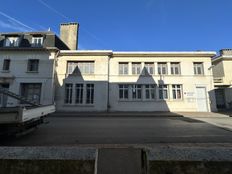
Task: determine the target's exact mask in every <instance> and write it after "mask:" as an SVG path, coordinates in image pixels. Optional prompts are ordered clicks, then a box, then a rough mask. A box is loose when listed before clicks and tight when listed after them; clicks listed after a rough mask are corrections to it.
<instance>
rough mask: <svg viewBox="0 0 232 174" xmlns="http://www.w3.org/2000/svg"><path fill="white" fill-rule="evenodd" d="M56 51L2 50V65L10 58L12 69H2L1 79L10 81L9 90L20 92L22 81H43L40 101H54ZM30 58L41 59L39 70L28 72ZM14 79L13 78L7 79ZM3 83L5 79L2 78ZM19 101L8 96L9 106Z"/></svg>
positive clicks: (43, 103)
mask: <svg viewBox="0 0 232 174" xmlns="http://www.w3.org/2000/svg"><path fill="white" fill-rule="evenodd" d="M54 56H55V53H49V52H47V51H15V52H14V51H1V52H0V65H3V61H4V59H10V71H7V72H4V71H2V67H0V68H1V71H0V79H3V78H5V79H6V81H5V82H10V87H9V91H11V92H14V93H16V94H20V84H21V83H42V89H41V97H40V103H41V104H42V105H48V104H52V103H53V98H54V92H53V91H54V83H53V82H54V81H53V70H54V69H53V66H54ZM28 59H39V70H38V72H28V71H27V65H28ZM7 79H12V80H7ZM1 83H4V81H2V80H1ZM18 104H19V101H18V100H16V99H13V98H11V97H8V100H7V106H8V107H14V106H17V105H18Z"/></svg>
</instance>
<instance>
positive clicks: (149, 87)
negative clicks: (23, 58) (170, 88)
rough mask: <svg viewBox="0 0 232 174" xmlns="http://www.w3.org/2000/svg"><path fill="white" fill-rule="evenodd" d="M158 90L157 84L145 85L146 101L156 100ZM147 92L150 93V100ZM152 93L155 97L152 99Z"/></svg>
mask: <svg viewBox="0 0 232 174" xmlns="http://www.w3.org/2000/svg"><path fill="white" fill-rule="evenodd" d="M156 88H157V86H156V85H155V84H144V91H145V95H144V99H145V100H156ZM147 91H148V93H149V94H148V95H149V97H148V98H147ZM152 92H153V93H154V97H152Z"/></svg>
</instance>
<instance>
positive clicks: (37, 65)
mask: <svg viewBox="0 0 232 174" xmlns="http://www.w3.org/2000/svg"><path fill="white" fill-rule="evenodd" d="M33 61H34V62H37V63H36V66H35V67H36V68H35V70H33V64H32V62H33ZM27 72H39V59H28V62H27Z"/></svg>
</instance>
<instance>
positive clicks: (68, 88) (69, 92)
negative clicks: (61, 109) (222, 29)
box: [64, 83, 73, 104]
mask: <svg viewBox="0 0 232 174" xmlns="http://www.w3.org/2000/svg"><path fill="white" fill-rule="evenodd" d="M72 98H73V84H72V83H66V84H65V96H64V103H65V104H72V102H73V99H72Z"/></svg>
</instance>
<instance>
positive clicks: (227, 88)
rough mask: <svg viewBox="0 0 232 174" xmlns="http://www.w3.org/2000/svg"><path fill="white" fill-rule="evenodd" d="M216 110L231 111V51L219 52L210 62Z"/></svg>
mask: <svg viewBox="0 0 232 174" xmlns="http://www.w3.org/2000/svg"><path fill="white" fill-rule="evenodd" d="M212 64H213V75H214V85H215V94H216V101H217V107H218V109H232V70H231V68H232V49H223V50H220V55H219V56H217V57H215V58H214V59H213V60H212Z"/></svg>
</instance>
